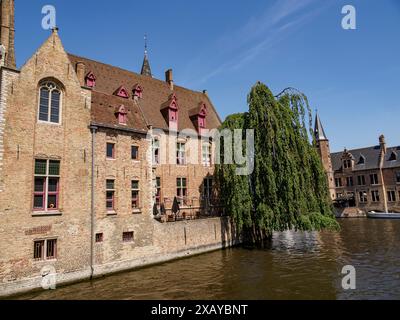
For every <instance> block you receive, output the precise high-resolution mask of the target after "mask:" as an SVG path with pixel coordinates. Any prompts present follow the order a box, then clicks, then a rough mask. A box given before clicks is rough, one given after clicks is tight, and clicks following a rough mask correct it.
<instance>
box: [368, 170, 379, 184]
mask: <svg viewBox="0 0 400 320" xmlns="http://www.w3.org/2000/svg"><path fill="white" fill-rule="evenodd" d="M369 179H370V182H371V184H378V175H377V174H376V173H373V174H370V175H369Z"/></svg>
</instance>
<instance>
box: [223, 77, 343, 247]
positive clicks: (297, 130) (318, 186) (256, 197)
mask: <svg viewBox="0 0 400 320" xmlns="http://www.w3.org/2000/svg"><path fill="white" fill-rule="evenodd" d="M248 104H249V112H248V113H242V114H234V115H231V116H229V117H228V118H227V119H226V120H225V122H224V123H223V125H222V129H225V128H228V129H254V130H255V132H254V135H255V137H254V140H255V141H254V143H255V162H254V171H253V173H252V174H251V175H250V176H237V175H236V171H235V170H236V165H235V164H232V165H226V164H222V165H217V168H216V177H217V181H218V183H219V185H220V190H221V197H222V199H223V202H224V204H225V206H226V209H227V212H229V213H230V214H231V215H232V217H233V219H234V221H235V222H236V224H237V226H238V227H239V229H241V230H244V231H245V232H246V234H248V235H249V238H250V239H249V240H250V241H253V242H254V243H259V242H263V241H264V239H268V238H270V237H271V236H272V233H273V232H274V231H284V230H292V229H294V230H304V231H305V230H321V229H325V228H329V229H336V228H338V224H337V222H336V220H335V218H334V216H333V213H332V207H331V202H330V199H329V193H328V184H327V179H326V175H325V172H324V169H323V167H322V163H321V160H320V158H319V155H318V153H317V151H316V149H315V147H314V146H313V145H314V143H313V144H311V143H310V137H309V132H308V130H307V126H308V127H309V128H310V130H312V129H311V111H310V107H309V105H308V101H307V98H306V97H305V96H304V95H303V94H301V93H299V92H297V91H294V90H293V89H290V90H285V91H283V92H282V94H280V95H279V96H278V97H277V98H276V97H274V96H273V94H272V92H271V91H270V90H269V89H268V87H267V86H265V85H264V84H261V83H257V84H256V85H255V86H254V87H253V88H252V89H251V92H250V94H249V96H248ZM306 116H308V121H307V122H306ZM311 132H312V131H311ZM311 136H313V135H311ZM221 145H222V147H221V148H222V149H223V144H221ZM222 153H223V152H222V150H221V154H222Z"/></svg>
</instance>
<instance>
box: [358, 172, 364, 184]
mask: <svg viewBox="0 0 400 320" xmlns="http://www.w3.org/2000/svg"><path fill="white" fill-rule="evenodd" d="M357 184H358V185H359V186H365V185H366V179H365V174H361V175H358V176H357Z"/></svg>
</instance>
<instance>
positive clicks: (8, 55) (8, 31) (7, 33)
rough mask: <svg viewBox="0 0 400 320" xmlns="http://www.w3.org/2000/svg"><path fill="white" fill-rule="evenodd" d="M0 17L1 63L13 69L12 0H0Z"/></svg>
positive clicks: (13, 31)
mask: <svg viewBox="0 0 400 320" xmlns="http://www.w3.org/2000/svg"><path fill="white" fill-rule="evenodd" d="M0 17H1V18H0V19H1V27H0V42H1V49H0V54H1V65H2V66H6V67H9V68H13V69H15V68H16V64H15V49H14V36H15V29H14V0H1V6H0Z"/></svg>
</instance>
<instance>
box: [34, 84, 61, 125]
mask: <svg viewBox="0 0 400 320" xmlns="http://www.w3.org/2000/svg"><path fill="white" fill-rule="evenodd" d="M45 88H46V89H48V90H49V98H48V102H47V103H48V105H47V120H43V119H40V116H41V115H40V109H41V106H42V95H41V94H42V89H45ZM54 91H58V92H59V94H60V97H59V104H58V122H54V121H51V116H52V106H51V103H52V97H53V92H54ZM63 98H64V87H63V86H62V85H61V84H60V82H59V81H57V80H55V79H43V80H41V81H40V82H39V87H38V103H37V105H38V106H37V108H38V114H37V121H38V122H39V123H42V124H48V125H55V126H59V125H61V124H62V116H63V112H62V111H63V100H64V99H63Z"/></svg>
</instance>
